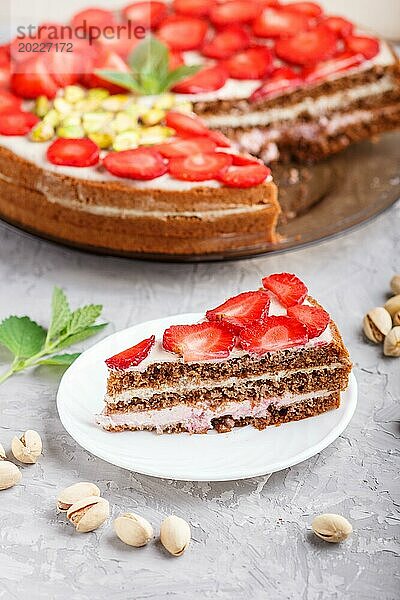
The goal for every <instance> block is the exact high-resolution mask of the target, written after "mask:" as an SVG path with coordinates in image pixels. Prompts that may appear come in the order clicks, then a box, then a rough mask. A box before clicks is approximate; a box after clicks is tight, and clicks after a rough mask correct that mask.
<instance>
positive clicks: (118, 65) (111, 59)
mask: <svg viewBox="0 0 400 600" xmlns="http://www.w3.org/2000/svg"><path fill="white" fill-rule="evenodd" d="M100 69H106V70H108V71H119V72H121V73H130V72H131V70H130V68H129V67H128V65H127V64H126V62H125V61H124V60H122V58H121V57H120V56H119V55H118V54H116V53H115V52H109V51H103V52H101V53H99V55H98V56H97V57H96V60H95V62H94V65H93V72H91V73H86V74H85V75H84V76H83V78H82V83H83V84H84V85H85V86H86V87H88V88H96V87H103V88H106V89H107V90H108V91H109V92H111V94H118V93H120V92H126V89H124V88H122V87H120V86H118V85H115V84H113V83H110V82H109V81H106V80H105V79H101V77H99V76H98V75H96V73H95V71H96V70H100Z"/></svg>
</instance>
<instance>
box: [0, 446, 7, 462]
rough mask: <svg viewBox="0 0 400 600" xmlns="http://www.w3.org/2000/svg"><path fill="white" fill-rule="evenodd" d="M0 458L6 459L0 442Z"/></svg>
mask: <svg viewBox="0 0 400 600" xmlns="http://www.w3.org/2000/svg"><path fill="white" fill-rule="evenodd" d="M0 460H7V456H6V451H5V450H4V446H3V444H1V443H0Z"/></svg>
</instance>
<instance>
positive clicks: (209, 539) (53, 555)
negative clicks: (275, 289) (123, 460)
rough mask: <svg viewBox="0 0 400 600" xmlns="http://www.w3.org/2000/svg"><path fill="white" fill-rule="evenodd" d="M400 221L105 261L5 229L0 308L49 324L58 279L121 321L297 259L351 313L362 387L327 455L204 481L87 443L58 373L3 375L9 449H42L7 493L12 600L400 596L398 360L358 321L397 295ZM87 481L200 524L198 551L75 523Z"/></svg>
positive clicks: (148, 509) (198, 299)
mask: <svg viewBox="0 0 400 600" xmlns="http://www.w3.org/2000/svg"><path fill="white" fill-rule="evenodd" d="M399 222H400V205H397V207H394V208H393V209H392V210H390V211H389V212H387V213H386V214H385V215H383V216H381V217H379V218H378V219H377V220H375V221H374V222H373V223H371V224H369V225H367V226H365V227H363V228H362V229H359V230H357V231H355V232H353V233H352V234H349V235H346V236H345V237H343V238H341V239H336V240H332V241H329V242H326V243H323V244H321V245H320V246H316V247H313V248H309V249H304V250H300V251H297V252H293V253H289V254H285V255H282V256H274V257H262V258H257V259H253V260H247V261H242V262H231V263H219V264H201V265H171V264H151V263H145V262H134V261H128V260H122V259H115V258H104V257H96V256H91V255H88V254H83V253H79V252H75V251H71V250H67V249H65V248H61V247H56V246H53V245H51V244H48V243H46V242H43V241H40V240H37V239H34V238H31V237H27V236H25V235H24V234H22V233H19V232H16V231H14V230H10V229H8V228H7V227H6V226H5V225H0V277H1V292H0V317H4V316H8V315H9V314H10V313H12V312H13V313H16V314H25V313H28V314H29V315H31V316H33V317H35V318H36V319H37V320H38V321H39V322H42V323H44V324H45V323H46V320H47V318H48V315H49V301H50V296H51V291H52V288H53V285H55V284H57V285H60V286H62V287H63V288H64V289H65V290H66V292H67V294H68V296H69V297H70V299H71V303H72V305H74V306H76V305H80V304H83V303H87V302H102V303H103V304H104V317H105V319H106V320H108V321H110V323H111V325H110V326H109V328H108V331H107V332H108V333H111V332H112V331H114V330H117V329H122V328H124V327H126V326H128V325H131V324H134V323H137V322H140V321H144V320H147V319H149V318H156V317H162V316H166V315H168V314H173V313H177V312H180V311H182V312H188V311H196V310H202V309H204V307H206V306H209V305H212V304H213V303H218V302H219V301H220V300H221V298H223V297H225V296H230V295H232V294H235V293H237V292H239V291H242V290H246V289H249V288H252V287H254V285H256V284H257V282H258V281H259V279H260V277H261V276H262V275H264V274H266V273H268V272H272V271H281V270H288V271H294V272H296V273H298V274H299V276H301V277H302V278H304V280H305V281H306V282H307V283H308V284H309V286H310V289H311V291H312V293H313V294H315V296H316V297H317V298H319V299H320V300H321V302H322V303H323V304H324V305H325V306H326V307H327V308H328V309H329V310H330V311H331V313H332V315H333V316H334V318H335V319H336V320H337V322H338V323H339V325H340V327H341V329H342V331H343V334H344V337H345V340H346V342H347V344H348V346H349V348H350V350H351V354H352V358H353V360H354V363H355V372H356V377H357V379H358V382H359V391H360V395H359V403H358V407H357V411H356V414H355V416H354V418H353V420H352V422H351V424H350V426H349V427H348V429H347V430H346V431H345V432H344V434H343V435H342V436H341V437H340V438H339V439H338V440H337V441H336V442H335V443H333V444H332V445H331V446H330V447H329V448H327V449H326V450H324V451H323V452H322V453H321V454H319V455H318V456H315V457H314V458H311V459H310V460H308V461H306V462H304V463H302V464H300V465H298V466H296V467H293V468H290V469H287V470H285V471H282V472H280V473H275V474H273V475H272V476H271V477H270V478H268V477H267V476H266V477H260V478H256V479H251V480H247V481H242V482H231V483H210V484H208V483H201V484H199V483H180V482H174V481H163V480H158V479H153V478H150V477H146V476H141V475H135V474H134V473H129V472H127V471H124V470H122V469H119V468H116V467H113V466H112V465H109V464H107V463H105V462H103V461H101V460H99V459H96V458H94V457H93V456H91V455H90V454H88V453H87V452H86V451H84V450H82V449H81V448H79V447H78V446H77V444H76V443H75V442H74V441H73V440H72V439H71V438H70V437H69V435H68V434H66V432H65V431H64V430H63V428H62V426H61V423H60V421H59V419H58V416H57V411H56V406H55V395H56V390H57V384H58V381H59V378H60V375H61V374H60V372H59V371H57V370H54V369H53V370H51V369H50V368H44V367H43V368H41V369H40V370H36V371H35V372H32V371H31V372H29V373H28V372H27V373H25V374H21V375H19V376H16V377H14V378H12V379H11V380H9V381H8V382H6V383H5V384H4V385H2V386H1V387H0V440H1V442H2V443H3V444H4V445H5V446H6V447H7V448H9V445H10V441H11V438H12V436H13V435H14V434H15V433H16V432H21V431H22V430H24V429H26V428H33V429H37V430H38V431H40V432H41V434H42V436H43V440H44V456H43V457H42V458H41V460H40V461H39V462H38V463H37V464H36V465H34V466H26V467H23V469H22V470H23V480H22V483H21V485H19V486H17V487H15V488H13V489H11V490H8V491H4V492H0V599H1V600H9V599H20V598H24V599H25V598H31V599H32V600H42V599H48V598H51V599H52V598H57V599H68V600H89V599H96V600H102V599H109V598H112V599H114V600H122V599H126V598H129V599H130V598H135V599H139V598H140V599H142V598H143V599H146V600H147V599H148V600H150V599H151V600H164V599H167V598H173V599H181V598H196V599H197V598H204V599H205V598H210V599H213V600H214V599H229V600H230V599H242V598H248V599H259V598H260V599H261V598H268V599H297V598H302V599H306V600H320V599H323V600H325V599H331V598H332V599H336V598H337V599H342V598H351V599H356V600H364V599H365V600H377V599H379V600H393V599H395V598H399V597H400V596H399V589H400V586H399V545H398V536H399V513H398V508H399V504H400V485H399V474H398V473H399V460H398V459H399V445H398V437H399V424H398V418H399V397H400V362H399V359H397V360H396V359H387V358H386V359H385V358H383V357H382V354H381V351H380V348H378V347H374V346H373V345H370V344H368V343H366V342H365V340H364V339H363V336H362V334H361V330H360V323H361V319H362V316H363V314H364V312H366V310H367V309H369V308H370V307H372V306H375V305H379V304H381V303H382V302H383V301H384V300H385V297H386V293H387V292H388V281H389V279H390V277H391V276H392V274H393V273H394V272H395V271H397V272H399V271H400V259H399V256H400V226H399ZM87 345H89V344H87ZM6 359H7V356H6V352H3V351H2V350H0V360H1V361H2V362H4V363H5V361H6ZM82 400H83V401H84V399H82ZM77 480H92V481H96V482H97V483H98V484H99V486H100V487H101V489H102V491H103V494H104V496H105V497H107V498H108V499H109V500H110V502H111V505H112V514H113V515H114V516H115V515H117V514H118V513H119V512H120V511H123V510H133V511H136V512H138V513H140V514H142V515H144V516H145V517H147V518H148V519H149V520H150V521H151V522H152V523H153V524H154V526H155V529H156V530H158V527H159V524H160V522H161V520H162V518H163V517H164V516H165V515H167V514H169V513H171V512H173V513H176V514H177V515H180V516H182V517H184V518H185V519H187V520H188V521H189V522H190V524H191V527H192V531H193V542H192V545H191V547H190V549H189V551H188V552H187V553H186V554H185V555H184V556H183V557H182V558H179V559H174V558H172V557H169V556H167V555H166V554H165V553H164V552H163V550H162V548H160V546H159V545H158V544H157V543H153V544H151V545H149V546H148V547H146V548H144V549H140V550H136V549H131V548H129V547H127V546H124V545H123V544H122V543H120V542H119V541H118V540H117V539H116V537H115V536H114V534H113V531H112V528H111V526H105V527H102V528H101V529H99V530H98V531H96V532H94V533H92V534H87V535H79V534H76V533H75V532H74V531H73V529H72V527H71V526H70V525H68V524H66V522H65V518H64V517H63V516H57V514H56V512H55V510H54V499H55V496H56V493H57V490H59V489H61V488H63V487H64V486H66V485H69V484H71V483H73V482H75V481H77ZM321 512H338V513H342V514H344V515H346V516H347V517H348V518H349V519H350V520H351V521H352V523H353V526H354V535H353V536H352V538H351V539H350V540H348V541H347V542H346V543H344V544H342V545H331V544H326V543H324V542H322V541H319V540H318V539H316V538H315V537H314V536H313V535H312V534H311V533H310V522H311V520H312V517H313V516H314V515H315V514H317V513H321ZM396 536H397V541H396Z"/></svg>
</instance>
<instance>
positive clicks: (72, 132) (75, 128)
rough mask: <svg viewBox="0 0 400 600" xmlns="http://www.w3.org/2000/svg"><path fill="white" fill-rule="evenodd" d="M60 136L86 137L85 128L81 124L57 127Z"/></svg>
mask: <svg viewBox="0 0 400 600" xmlns="http://www.w3.org/2000/svg"><path fill="white" fill-rule="evenodd" d="M56 133H57V135H58V137H62V138H82V137H85V130H84V129H83V127H81V126H79V125H69V126H67V127H57V131H56Z"/></svg>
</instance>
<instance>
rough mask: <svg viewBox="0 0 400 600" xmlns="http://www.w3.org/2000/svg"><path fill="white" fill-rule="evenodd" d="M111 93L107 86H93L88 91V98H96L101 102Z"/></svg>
mask: <svg viewBox="0 0 400 600" xmlns="http://www.w3.org/2000/svg"><path fill="white" fill-rule="evenodd" d="M109 95H110V92H109V91H108V90H106V89H105V88H92V89H91V90H89V91H88V93H87V97H88V100H96V101H99V102H101V101H102V100H105V99H106V98H108V96H109Z"/></svg>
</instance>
